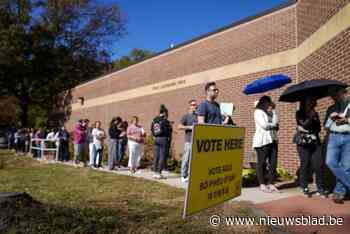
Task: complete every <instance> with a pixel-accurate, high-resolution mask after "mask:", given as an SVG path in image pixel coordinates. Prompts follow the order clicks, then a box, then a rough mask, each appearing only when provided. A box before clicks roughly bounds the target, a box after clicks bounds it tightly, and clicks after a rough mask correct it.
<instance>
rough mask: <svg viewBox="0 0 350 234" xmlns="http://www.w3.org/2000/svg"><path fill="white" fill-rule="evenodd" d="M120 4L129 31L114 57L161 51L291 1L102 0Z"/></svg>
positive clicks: (114, 47)
mask: <svg viewBox="0 0 350 234" xmlns="http://www.w3.org/2000/svg"><path fill="white" fill-rule="evenodd" d="M100 1H102V2H105V3H108V2H111V3H117V4H118V5H119V6H120V8H121V11H122V14H123V18H125V19H126V30H127V34H126V35H125V36H124V37H123V38H122V39H120V40H119V41H117V42H116V43H115V45H114V46H113V52H112V53H113V58H118V57H121V56H123V55H127V54H129V52H130V51H131V50H132V49H133V48H139V49H146V50H150V51H152V52H155V53H158V52H161V51H163V50H166V49H168V48H169V47H170V45H171V44H173V45H175V46H176V45H178V44H180V43H183V42H186V41H189V40H191V39H193V38H195V37H198V36H201V35H204V34H206V33H209V32H212V31H215V30H217V29H219V28H222V27H224V26H226V25H229V24H232V23H234V22H236V21H238V20H241V19H244V18H246V17H249V16H253V15H256V14H258V13H260V12H262V11H265V10H268V9H271V8H273V7H275V6H278V5H280V4H283V3H285V2H288V0H176V1H171V0H100Z"/></svg>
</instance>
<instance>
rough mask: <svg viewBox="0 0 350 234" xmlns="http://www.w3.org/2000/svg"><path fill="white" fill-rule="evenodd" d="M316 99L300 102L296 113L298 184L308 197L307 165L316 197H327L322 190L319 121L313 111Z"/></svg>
mask: <svg viewBox="0 0 350 234" xmlns="http://www.w3.org/2000/svg"><path fill="white" fill-rule="evenodd" d="M316 105H317V99H316V98H313V97H306V98H305V99H304V100H302V101H301V102H300V109H299V110H298V111H297V112H296V117H295V118H296V123H297V133H296V135H295V137H294V143H296V144H297V151H298V154H299V159H300V169H299V183H300V187H301V188H302V190H303V193H304V194H305V195H307V196H309V195H310V191H309V188H308V176H309V168H310V167H309V165H310V164H311V166H312V169H313V170H314V171H315V174H316V185H317V195H319V196H327V191H325V189H324V182H323V171H324V160H323V159H322V157H321V141H320V136H319V133H320V131H321V121H320V118H319V115H318V113H317V112H316V111H315V107H316Z"/></svg>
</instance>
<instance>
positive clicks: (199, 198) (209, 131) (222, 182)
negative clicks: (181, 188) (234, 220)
mask: <svg viewBox="0 0 350 234" xmlns="http://www.w3.org/2000/svg"><path fill="white" fill-rule="evenodd" d="M244 136H245V129H244V128H237V127H231V126H225V125H207V124H200V125H195V126H194V129H193V139H192V155H191V158H190V171H189V182H188V187H187V190H186V199H185V207H184V214H183V216H184V218H185V217H186V216H188V215H191V214H193V213H196V212H198V211H200V210H203V209H206V208H208V207H211V206H214V205H217V204H220V203H223V202H224V201H227V200H230V199H232V198H234V197H237V196H240V195H241V184H242V182H241V178H242V176H241V175H242V163H243V152H244Z"/></svg>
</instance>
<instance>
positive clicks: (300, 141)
mask: <svg viewBox="0 0 350 234" xmlns="http://www.w3.org/2000/svg"><path fill="white" fill-rule="evenodd" d="M293 143H295V144H297V145H301V146H310V145H316V144H317V137H316V136H315V135H313V134H308V133H302V132H300V131H298V130H297V132H296V133H295V135H294V137H293Z"/></svg>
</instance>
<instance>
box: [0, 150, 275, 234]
mask: <svg viewBox="0 0 350 234" xmlns="http://www.w3.org/2000/svg"><path fill="white" fill-rule="evenodd" d="M0 192H27V193H28V194H30V195H31V196H32V197H33V198H34V200H36V201H38V202H39V203H38V204H35V205H31V206H19V207H18V208H17V209H16V212H15V215H14V217H13V218H12V221H11V224H10V225H9V227H8V228H7V233H183V234H185V233H242V232H245V233H269V232H270V229H269V228H268V227H259V226H251V227H243V226H234V227H224V226H220V227H219V228H213V227H210V225H209V223H208V219H209V217H210V216H211V215H213V214H222V215H230V216H232V215H235V216H253V211H252V209H251V208H250V206H249V204H247V203H234V204H229V203H226V204H225V205H220V206H218V207H215V208H212V209H209V210H206V211H204V212H201V213H200V214H198V215H194V216H191V217H190V218H188V219H186V220H185V221H184V220H182V218H181V215H182V209H183V202H184V190H182V189H177V188H173V187H170V186H167V185H164V184H161V183H157V182H152V181H147V180H143V179H140V178H134V177H129V176H122V175H116V174H112V173H106V172H100V171H94V170H89V169H88V168H73V167H68V166H64V165H53V164H40V163H39V162H37V161H35V160H32V159H31V158H29V157H24V156H15V155H14V154H13V153H11V152H9V151H5V150H2V151H0ZM0 215H1V212H0ZM0 218H1V217H0Z"/></svg>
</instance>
